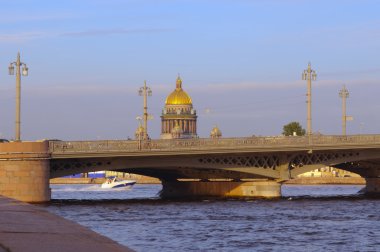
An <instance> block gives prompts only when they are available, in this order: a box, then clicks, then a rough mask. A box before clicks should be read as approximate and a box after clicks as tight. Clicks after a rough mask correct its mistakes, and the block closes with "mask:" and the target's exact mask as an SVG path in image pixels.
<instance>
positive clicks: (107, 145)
mask: <svg viewBox="0 0 380 252" xmlns="http://www.w3.org/2000/svg"><path fill="white" fill-rule="evenodd" d="M368 144H380V135H350V136H312V137H311V138H309V137H307V136H304V137H293V136H289V137H285V136H276V137H245V138H219V139H212V138H196V139H170V140H163V139H161V140H148V141H138V140H137V141H136V140H103V141H50V142H49V150H50V152H51V153H67V152H139V151H145V152H147V151H152V152H153V151H183V150H206V149H207V150H217V149H237V148H239V149H244V148H268V149H269V148H274V147H305V148H312V147H315V146H323V145H328V146H334V145H335V146H341V145H368Z"/></svg>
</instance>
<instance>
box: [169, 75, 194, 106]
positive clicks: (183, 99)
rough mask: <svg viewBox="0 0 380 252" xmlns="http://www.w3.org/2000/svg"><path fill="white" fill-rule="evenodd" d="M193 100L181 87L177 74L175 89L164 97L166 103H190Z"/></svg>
mask: <svg viewBox="0 0 380 252" xmlns="http://www.w3.org/2000/svg"><path fill="white" fill-rule="evenodd" d="M192 103H193V102H192V100H191V98H190V96H189V95H188V94H187V93H186V92H185V91H184V90H183V89H182V80H181V78H180V77H179V76H178V78H177V81H176V89H175V90H174V91H173V92H172V93H171V94H170V95H169V96H168V97H167V98H166V101H165V104H166V105H191V104H192Z"/></svg>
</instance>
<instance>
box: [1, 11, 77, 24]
mask: <svg viewBox="0 0 380 252" xmlns="http://www.w3.org/2000/svg"><path fill="white" fill-rule="evenodd" d="M73 18H76V16H74V15H72V14H69V13H49V14H42V13H39V14H27V13H23V14H20V13H17V14H15V13H13V14H10V13H1V15H0V24H9V23H24V22H39V21H51V20H62V19H73Z"/></svg>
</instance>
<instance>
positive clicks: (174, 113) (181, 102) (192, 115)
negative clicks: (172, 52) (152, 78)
mask: <svg viewBox="0 0 380 252" xmlns="http://www.w3.org/2000/svg"><path fill="white" fill-rule="evenodd" d="M196 137H197V113H196V111H195V109H194V108H193V103H192V100H191V98H190V96H189V95H188V94H187V93H186V92H185V91H184V90H183V89H182V80H181V78H180V77H179V76H178V78H177V81H176V88H175V90H174V91H173V92H172V93H170V94H169V96H168V97H167V98H166V101H165V106H164V109H163V110H162V115H161V138H162V139H176V138H196Z"/></svg>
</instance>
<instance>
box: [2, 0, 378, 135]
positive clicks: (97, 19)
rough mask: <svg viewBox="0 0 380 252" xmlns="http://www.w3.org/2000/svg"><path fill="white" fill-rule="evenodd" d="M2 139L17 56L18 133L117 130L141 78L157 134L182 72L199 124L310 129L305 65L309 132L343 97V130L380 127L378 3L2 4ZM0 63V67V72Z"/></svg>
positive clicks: (129, 113)
mask: <svg viewBox="0 0 380 252" xmlns="http://www.w3.org/2000/svg"><path fill="white" fill-rule="evenodd" d="M0 3H1V8H0V134H1V137H4V138H12V137H13V136H14V120H15V119H14V110H15V105H14V104H15V79H14V76H9V75H8V73H7V68H8V65H9V62H11V61H14V60H15V57H16V55H17V52H18V51H20V52H21V56H22V61H24V62H25V63H27V64H28V66H29V69H30V71H29V76H28V77H25V78H23V79H22V138H23V139H29V140H35V139H42V138H60V139H70V140H79V139H83V140H84V139H125V138H126V137H128V136H129V137H132V136H133V134H134V131H135V129H136V127H137V125H138V123H137V121H136V119H135V118H136V116H138V115H141V113H142V98H141V97H139V96H138V95H137V90H138V88H139V87H141V86H142V85H143V81H144V80H147V83H148V86H150V87H151V89H152V90H153V96H152V97H150V99H149V101H148V103H149V104H148V105H149V110H150V113H151V114H153V116H154V119H153V120H152V121H150V122H149V131H150V134H151V136H152V137H153V138H158V137H159V132H160V114H161V110H162V108H163V106H164V101H165V98H166V96H167V95H168V94H169V93H170V92H171V91H172V90H173V89H174V87H175V79H176V77H177V74H178V73H180V75H181V77H182V79H183V87H184V89H185V90H186V91H187V92H188V93H189V94H190V96H191V97H192V99H193V102H194V107H195V109H196V110H197V113H198V115H199V119H198V122H199V127H198V133H199V135H200V137H207V136H208V135H209V132H210V130H211V128H212V127H213V126H214V125H215V124H217V125H218V126H219V127H220V128H221V130H222V133H223V135H224V136H226V137H233V136H250V135H253V134H254V135H278V134H281V132H282V126H283V125H284V124H286V123H288V122H290V121H299V122H300V123H301V124H302V125H303V126H304V127H306V103H305V101H306V96H305V94H306V83H305V82H304V81H302V80H301V73H302V71H303V70H304V69H305V68H306V67H307V64H308V62H309V61H310V62H311V64H312V67H313V69H314V70H316V72H317V74H318V80H317V81H316V82H315V83H313V130H314V131H320V132H321V133H323V134H340V132H341V99H340V98H339V96H338V93H339V90H340V89H341V88H342V85H343V84H345V85H346V86H347V89H348V90H349V92H350V98H349V99H348V104H347V112H348V114H349V115H352V116H353V117H354V121H352V122H348V128H347V131H348V133H349V134H358V133H379V131H380V116H378V111H379V110H380V99H379V98H378V93H379V91H380V86H379V80H380V62H379V61H380V60H379V59H380V17H379V15H378V13H379V10H380V2H379V1H375V0H373V1H369V0H361V1H350V0H344V1H343V0H341V1H339V0H336V1H324V0H319V1H307V0H268V1H264V0H256V1H255V0H251V1H249V0H234V1H232V0H219V1H217V0H202V1H201V0H199V1H198V0H192V1H190V0H181V1H173V0H167V1H163V0H162V1H161V0H151V1H149V0H130V1H128V0H125V1H122V0H107V1H106V0H104V1H103V0H91V1H90V0H81V1H69V0H68V1H41V0H40V1H38V0H37V1H35V0H34V1H32V0H24V1H22V0H21V1H16V2H10V1H1V2H0ZM1 69H2V70H1Z"/></svg>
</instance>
